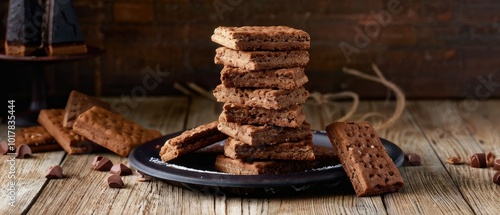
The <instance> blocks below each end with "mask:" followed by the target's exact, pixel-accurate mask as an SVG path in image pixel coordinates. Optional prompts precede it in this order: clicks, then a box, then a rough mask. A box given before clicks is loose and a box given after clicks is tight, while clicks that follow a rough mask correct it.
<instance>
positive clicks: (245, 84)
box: [212, 26, 315, 174]
mask: <svg viewBox="0 0 500 215" xmlns="http://www.w3.org/2000/svg"><path fill="white" fill-rule="evenodd" d="M212 41H213V42H215V43H217V44H220V45H222V47H219V48H217V50H216V56H215V63H216V64H223V65H224V68H223V69H222V71H221V82H222V83H221V84H220V85H218V86H217V87H216V89H215V90H214V91H213V94H214V96H215V97H216V98H217V101H218V102H223V103H224V106H223V111H222V113H221V114H220V116H219V125H218V129H219V130H220V131H221V132H222V133H225V134H226V135H228V136H229V138H228V139H227V141H226V142H225V144H224V156H219V157H218V158H217V161H216V164H215V167H216V168H217V169H218V170H220V171H223V172H229V173H233V174H273V173H288V172H295V171H300V170H303V169H304V168H308V167H310V166H309V164H311V162H309V161H312V160H314V159H315V155H314V150H313V143H312V132H311V129H310V125H309V123H307V122H306V119H305V115H304V112H303V106H302V105H303V104H304V103H305V101H306V99H307V98H308V96H309V92H308V91H307V90H306V89H305V88H304V86H303V85H304V84H305V83H306V82H307V81H308V78H307V76H306V75H305V73H304V66H305V65H306V64H307V63H308V61H309V52H308V49H309V47H310V36H309V34H308V33H306V32H304V31H302V30H298V29H294V28H290V27H286V26H244V27H218V28H216V29H215V31H214V34H213V35H212ZM287 162H288V163H289V164H293V165H283V164H285V163H287ZM277 163H279V165H277ZM257 166H258V168H257ZM265 166H269V168H267V169H266V168H263V167H265ZM277 167H279V168H277Z"/></svg>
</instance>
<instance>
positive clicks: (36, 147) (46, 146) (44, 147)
mask: <svg viewBox="0 0 500 215" xmlns="http://www.w3.org/2000/svg"><path fill="white" fill-rule="evenodd" d="M20 145H28V146H29V147H30V148H31V152H33V153H37V152H50V151H59V150H62V147H61V145H59V143H57V141H56V140H55V139H54V138H53V137H52V136H51V135H50V134H49V132H48V131H47V130H46V129H45V128H44V127H43V126H39V125H37V126H31V127H25V128H21V129H19V131H17V132H16V147H19V146H20Z"/></svg>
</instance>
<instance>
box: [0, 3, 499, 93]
mask: <svg viewBox="0 0 500 215" xmlns="http://www.w3.org/2000/svg"><path fill="white" fill-rule="evenodd" d="M7 5H8V1H7V0H1V3H0V15H1V18H2V25H1V26H0V42H2V44H3V38H4V36H5V20H6V16H7ZM74 6H75V8H76V11H77V15H78V17H79V20H80V23H81V26H82V29H83V31H84V36H85V40H86V42H87V43H88V44H90V45H94V46H98V47H101V48H103V49H105V53H104V54H103V55H101V56H100V57H99V58H96V59H90V60H85V61H79V62H72V63H63V64H55V65H50V66H48V67H47V68H46V71H45V75H46V80H47V82H46V84H47V89H48V91H47V95H48V96H49V98H58V97H62V98H65V97H66V96H67V95H68V94H69V92H70V90H72V89H77V90H80V91H82V92H85V93H88V94H92V95H99V96H116V95H118V96H119V95H130V94H131V93H136V94H137V93H144V92H145V93H146V94H147V95H171V94H180V93H181V92H180V91H178V90H176V89H175V88H174V87H173V86H174V83H175V82H178V83H180V84H186V83H188V82H193V83H196V84H198V85H199V86H201V87H203V88H205V89H208V90H211V89H213V88H214V87H215V86H216V85H217V84H218V83H219V82H220V80H219V71H220V69H221V66H220V65H215V64H214V62H213V57H214V52H215V49H216V47H217V45H216V44H214V43H213V42H211V41H210V36H211V34H212V32H213V30H214V28H216V27H217V26H220V25H226V26H242V25H288V26H291V27H295V28H300V29H303V30H305V31H307V32H309V33H310V35H311V38H312V42H311V44H312V46H311V49H310V56H311V60H310V62H309V64H308V65H307V67H306V72H307V75H308V77H309V79H310V81H309V83H307V85H306V87H307V88H308V89H309V90H310V91H319V92H322V93H331V92H338V91H342V90H352V91H354V92H357V93H359V94H360V95H361V96H362V98H375V99H376V98H385V97H386V95H387V92H388V90H387V89H386V88H384V87H383V86H381V85H380V84H378V83H374V82H371V81H366V80H361V79H359V78H357V77H353V76H350V75H346V74H344V73H342V71H341V69H342V67H350V68H355V69H359V70H361V71H364V72H366V73H370V74H373V72H372V70H371V69H370V65H371V63H375V64H377V65H378V66H379V67H380V69H381V70H382V72H383V73H384V75H385V76H386V77H387V79H388V80H390V81H392V82H394V83H396V84H397V85H399V86H400V87H401V88H402V89H403V91H404V92H405V93H406V95H407V97H408V98H416V99H418V98H465V97H474V98H478V99H485V98H489V97H495V96H496V97H498V96H499V95H500V88H498V87H499V86H500V74H497V72H498V71H499V70H500V46H499V45H500V1H475V0H460V1H452V0H441V1H435V0H424V1H417V0H413V1H408V0H400V1H397V0H371V1H365V0H335V1H331V0H316V1H302V0H274V1H265V0H245V1H243V0H141V1H137V0H116V1H111V0H74ZM217 8H219V9H220V10H219V11H218V10H217ZM391 8H396V9H398V11H399V13H397V14H396V13H392V14H391V16H390V18H391V20H390V21H389V22H387V23H385V24H384V25H380V24H377V23H378V22H377V18H376V17H378V18H381V17H380V16H376V15H375V16H374V15H372V14H373V13H378V12H380V11H389V9H391ZM377 26H378V28H377ZM356 29H360V30H361V31H362V32H365V31H366V30H365V29H368V30H372V31H374V32H376V31H377V30H378V32H376V33H378V34H376V35H375V34H372V36H373V37H369V39H370V41H369V42H368V43H365V44H360V43H359V41H358V45H363V47H360V48H359V50H358V51H359V53H354V54H352V55H351V56H350V57H351V60H350V61H348V60H346V57H345V56H344V54H343V53H342V50H341V48H340V46H339V45H340V44H341V43H342V42H345V43H347V44H350V45H353V46H356V43H355V40H356V38H358V39H359V37H360V36H359V35H357V34H359V33H357V32H356ZM365 33H366V32H365ZM157 69H159V70H160V71H161V72H163V73H161V74H166V73H168V76H162V77H160V78H159V79H156V80H158V86H156V87H149V89H147V90H146V91H140V88H141V86H144V85H143V81H144V79H145V78H146V77H148V74H151V71H154V70H157ZM0 70H1V73H2V77H4V78H5V77H8V82H12V83H16V84H15V86H14V87H10V88H9V89H8V91H7V92H8V93H7V95H8V96H9V97H13V98H17V97H19V98H22V97H29V95H30V94H31V91H30V86H31V80H30V79H29V77H30V72H29V68H28V67H26V65H24V66H23V65H19V64H12V63H6V62H0ZM5 79H6V78H5ZM4 82H5V81H4ZM143 88H144V87H143ZM497 88H498V89H497Z"/></svg>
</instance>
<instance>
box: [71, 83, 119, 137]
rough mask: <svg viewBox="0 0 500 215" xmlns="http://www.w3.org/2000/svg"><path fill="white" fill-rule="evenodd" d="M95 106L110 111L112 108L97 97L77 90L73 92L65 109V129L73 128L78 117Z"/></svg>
mask: <svg viewBox="0 0 500 215" xmlns="http://www.w3.org/2000/svg"><path fill="white" fill-rule="evenodd" d="M93 106H99V107H102V108H106V109H108V110H110V109H111V106H110V105H109V104H108V103H107V102H105V101H102V100H100V99H99V98H97V97H93V96H89V95H86V94H84V93H81V92H78V91H76V90H73V91H71V93H70V94H69V98H68V101H67V103H66V107H65V108H64V118H63V122H62V124H63V126H64V127H65V128H71V127H73V124H74V123H75V120H76V117H78V115H80V114H81V113H83V112H85V111H86V110H88V109H90V108H91V107H93Z"/></svg>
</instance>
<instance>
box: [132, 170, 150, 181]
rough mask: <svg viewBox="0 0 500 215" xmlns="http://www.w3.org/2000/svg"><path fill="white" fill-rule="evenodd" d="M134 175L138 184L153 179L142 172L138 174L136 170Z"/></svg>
mask: <svg viewBox="0 0 500 215" xmlns="http://www.w3.org/2000/svg"><path fill="white" fill-rule="evenodd" d="M135 173H136V175H137V181H139V182H146V181H151V180H152V179H153V177H151V176H149V175H146V174H144V173H142V172H139V171H137V170H136V171H135Z"/></svg>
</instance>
